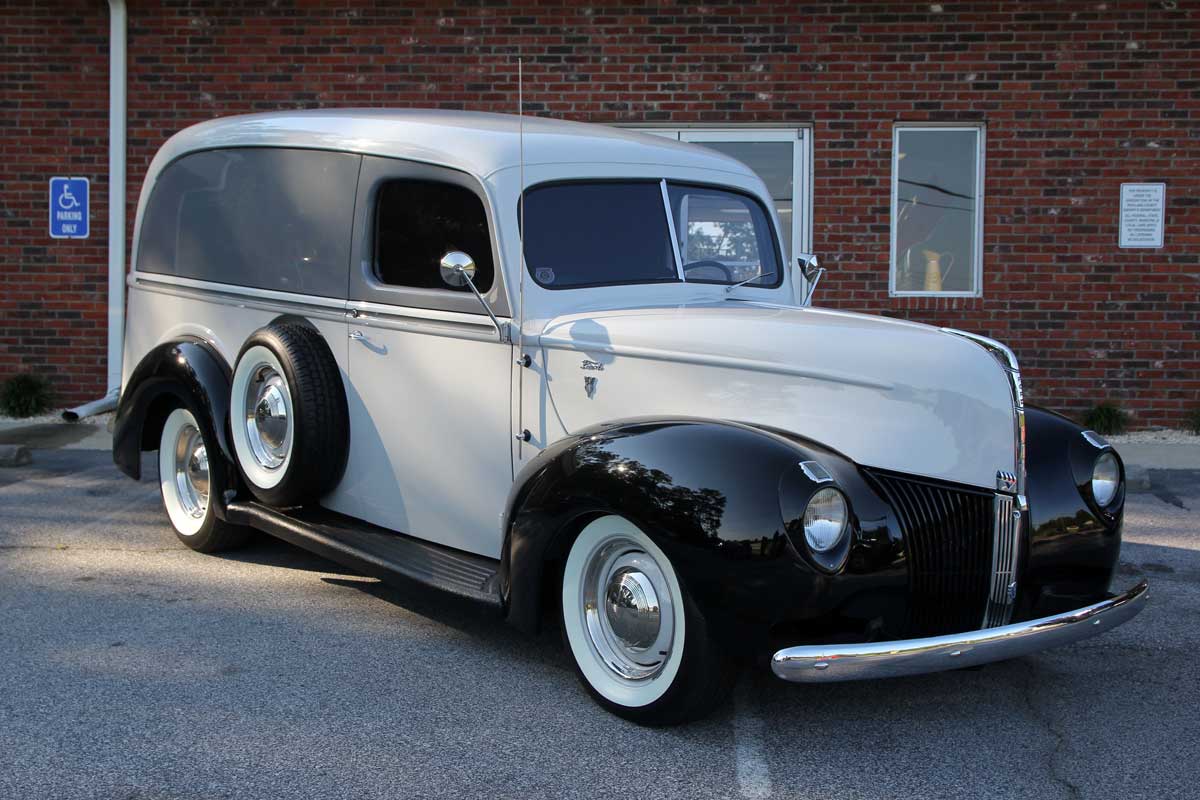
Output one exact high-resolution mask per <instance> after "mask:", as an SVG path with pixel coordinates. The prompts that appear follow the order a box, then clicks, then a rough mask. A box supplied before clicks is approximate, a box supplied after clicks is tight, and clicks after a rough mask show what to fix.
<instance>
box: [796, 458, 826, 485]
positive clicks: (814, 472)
mask: <svg viewBox="0 0 1200 800" xmlns="http://www.w3.org/2000/svg"><path fill="white" fill-rule="evenodd" d="M800 471H801V472H803V473H804V475H805V477H807V478H808V479H809V480H810V481H812V482H813V483H833V476H832V475H830V474H829V470H827V469H825V467H823V466H822V465H821V464H820V462H817V461H801V462H800Z"/></svg>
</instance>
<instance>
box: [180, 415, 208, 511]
mask: <svg viewBox="0 0 1200 800" xmlns="http://www.w3.org/2000/svg"><path fill="white" fill-rule="evenodd" d="M175 488H176V489H177V490H178V493H179V505H180V506H181V507H182V508H183V510H184V512H185V513H186V514H188V516H191V517H194V518H195V519H200V518H201V517H203V516H204V512H205V511H206V510H207V509H208V451H207V450H205V449H204V439H203V437H201V436H200V431H199V430H197V429H196V427H195V426H194V425H184V426H183V427H182V428H180V430H179V435H178V436H176V437H175Z"/></svg>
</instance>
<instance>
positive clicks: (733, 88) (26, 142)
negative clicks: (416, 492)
mask: <svg viewBox="0 0 1200 800" xmlns="http://www.w3.org/2000/svg"><path fill="white" fill-rule="evenodd" d="M106 26H107V9H106V8H105V7H104V6H103V5H102V4H99V3H96V4H91V3H89V4H77V5H76V6H75V7H74V8H73V9H72V10H70V11H68V12H67V13H65V14H64V12H62V11H61V10H59V11H55V12H54V13H48V12H44V11H36V10H32V11H31V10H29V9H21V8H15V7H7V8H6V11H5V13H4V16H3V19H2V20H0V62H2V63H3V64H4V67H3V70H4V72H3V74H0V85H2V86H3V88H4V92H3V93H2V95H0V102H2V103H3V104H4V112H5V113H4V116H3V119H2V120H0V126H2V130H3V135H4V139H3V145H2V147H3V154H4V155H3V165H2V169H3V172H2V173H0V174H2V175H3V181H4V189H3V196H2V199H0V203H2V204H3V207H2V211H0V214H2V217H0V253H2V254H3V255H2V257H3V273H2V275H0V281H2V284H0V285H2V287H3V296H2V297H0V311H2V313H3V320H4V321H3V323H2V324H0V373H3V374H6V373H8V372H11V371H13V370H16V369H34V370H38V371H43V370H45V371H50V372H51V373H52V374H53V376H54V377H55V380H56V381H57V385H58V387H59V390H60V393H61V397H62V398H63V399H64V400H69V401H74V400H81V399H85V398H87V397H90V396H95V395H97V394H98V393H99V392H100V391H101V390H102V388H103V386H102V384H103V374H104V368H103V358H104V328H103V310H104V305H103V304H104V302H105V297H104V292H105V284H104V270H105V249H104V248H105V243H104V237H103V233H104V214H105V209H104V207H103V203H102V202H101V201H102V200H103V196H104V192H105V191H106V186H105V182H104V179H103V175H104V170H105V163H106V162H105V158H106V156H105V152H106V151H105V147H106V127H105V113H106V103H107V95H106V91H107V84H106V69H107V66H106V58H107V27H106ZM129 39H130V41H129V73H130V81H129V145H130V153H129V181H130V193H129V197H130V220H131V223H132V216H133V205H132V204H133V202H134V201H135V200H136V194H137V190H138V188H139V185H140V181H141V178H142V175H143V174H144V171H145V168H146V165H147V164H148V163H149V160H150V158H151V156H152V155H153V153H154V150H155V148H157V147H158V146H159V145H160V144H161V143H162V141H163V140H164V139H165V138H166V137H167V136H168V135H170V134H171V133H172V132H174V131H176V130H178V129H179V128H181V127H183V126H185V125H188V124H190V123H192V122H196V121H199V120H202V119H207V118H209V117H214V116H220V115H226V114H233V113H239V112H246V111H259V110H268V109H278V108H296V107H309V106H321V105H391V106H441V107H447V108H471V109H481V110H493V111H512V110H513V109H514V107H515V91H516V85H515V76H516V68H515V62H514V61H513V57H514V55H515V53H516V52H517V51H518V49H520V50H522V51H523V52H524V54H525V56H526V58H527V67H526V103H527V110H530V111H532V112H535V113H546V114H552V115H554V116H559V117H566V118H572V119H580V120H588V121H593V122H610V123H611V122H678V123H686V122H706V123H719V124H742V123H760V122H797V123H800V122H803V123H811V124H812V125H813V126H814V134H815V164H814V187H815V188H814V192H815V203H814V219H815V226H814V243H815V247H816V249H817V250H818V252H820V253H821V254H822V255H824V256H825V257H826V263H827V265H828V266H830V267H831V268H832V269H831V273H830V275H829V276H828V277H827V279H826V282H825V283H824V284H823V285H822V289H821V291H820V293H819V300H820V302H822V303H824V304H827V305H833V306H838V307H842V308H848V309H856V310H865V311H871V312H877V313H884V314H889V315H895V316H903V317H907V318H910V319H915V320H920V321H923V322H930V323H934V324H940V325H953V326H956V327H963V328H968V329H972V330H977V331H980V332H984V333H987V334H989V335H991V336H995V337H997V338H1000V339H1003V340H1005V341H1007V342H1009V343H1010V344H1011V345H1012V346H1013V347H1014V348H1015V349H1016V351H1017V354H1018V356H1019V357H1020V359H1021V363H1022V366H1023V368H1024V372H1025V378H1026V386H1027V388H1028V391H1029V394H1030V395H1031V396H1032V397H1033V398H1034V399H1035V400H1036V401H1038V402H1041V403H1044V404H1046V405H1049V406H1050V407H1053V408H1056V409H1060V410H1063V411H1066V412H1069V413H1075V414H1078V413H1080V412H1082V411H1083V410H1084V409H1086V408H1087V407H1088V406H1090V405H1092V404H1094V403H1095V402H1097V401H1099V400H1102V399H1107V398H1111V399H1114V400H1116V401H1117V402H1119V403H1120V404H1121V405H1122V406H1123V407H1125V408H1126V409H1128V410H1129V411H1131V412H1133V413H1134V415H1135V422H1136V424H1139V425H1160V424H1166V425H1178V424H1180V423H1181V422H1182V420H1183V418H1184V415H1185V413H1186V411H1187V410H1188V409H1190V408H1193V407H1195V406H1197V405H1200V322H1198V318H1200V297H1198V295H1200V257H1198V253H1200V124H1198V123H1200V8H1198V7H1197V3H1196V2H1191V1H1188V0H1181V2H1178V3H1175V2H1147V1H1146V0H1139V2H1107V3H1097V2H1071V1H1068V0H1062V1H1061V2H1034V3H1030V2H1008V3H998V2H977V3H956V2H946V3H940V4H930V3H900V2H879V3H870V4H864V3H826V4H811V5H798V4H794V3H782V2H781V3H758V4H739V5H736V6H735V5H729V6H725V5H708V6H700V7H695V6H689V5H688V4H682V3H680V4H671V5H661V6H655V5H650V4H644V3H632V2H631V3H625V4H621V5H615V4H612V3H607V2H595V3H591V4H588V5H586V6H585V5H578V4H576V5H564V4H554V3H550V2H539V3H536V4H528V6H527V7H523V8H518V9H515V10H514V9H512V8H506V7H504V4H503V3H499V2H495V3H493V2H487V1H486V0H485V2H483V3H480V2H475V3H458V4H451V3H444V4H435V3H405V4H403V5H402V6H394V5H392V4H388V6H387V7H386V8H374V7H369V6H365V5H362V4H357V3H348V4H342V5H340V6H338V7H336V8H332V7H327V6H326V4H322V3H315V2H313V3H302V4H297V5H294V6H293V5H289V4H287V3H280V4H278V7H276V6H274V5H272V6H265V5H260V4H255V5H254V6H252V7H250V8H248V9H245V10H242V9H241V7H240V6H238V5H237V4H231V3H221V4H208V3H173V4H170V5H169V6H167V7H166V8H165V9H161V8H157V7H154V8H151V7H146V8H141V7H136V4H135V7H134V8H133V9H131V12H130V29H129ZM897 120H906V121H909V120H911V121H921V120H951V121H953V120H970V121H975V120H984V121H986V124H987V154H986V158H987V162H986V167H987V181H986V187H985V209H986V222H985V231H984V295H983V297H982V298H979V299H934V300H930V299H894V298H889V297H888V293H887V283H888V248H889V225H890V220H889V214H888V206H889V193H890V184H889V174H890V169H891V131H892V124H893V122H895V121H897ZM64 173H71V174H85V175H88V176H89V177H91V178H92V179H93V189H92V191H93V203H94V211H93V217H92V221H93V231H94V232H95V234H98V235H94V236H93V238H92V239H90V240H89V241H88V242H86V243H83V244H78V243H76V244H67V243H63V242H53V241H51V240H50V239H49V238H48V237H47V235H46V231H45V205H44V203H45V197H44V195H45V180H46V179H47V178H48V177H49V176H50V175H52V174H64ZM1149 180H1165V181H1166V182H1167V184H1168V187H1167V199H1168V205H1167V219H1166V247H1164V248H1163V249H1162V250H1157V251H1138V250H1118V249H1117V247H1116V239H1117V211H1118V187H1119V184H1120V183H1121V182H1122V181H1149Z"/></svg>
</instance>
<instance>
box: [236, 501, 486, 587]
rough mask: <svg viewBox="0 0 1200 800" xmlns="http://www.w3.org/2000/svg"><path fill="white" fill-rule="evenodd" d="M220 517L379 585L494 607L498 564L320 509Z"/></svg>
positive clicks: (245, 508)
mask: <svg viewBox="0 0 1200 800" xmlns="http://www.w3.org/2000/svg"><path fill="white" fill-rule="evenodd" d="M226 516H227V518H228V520H229V522H230V523H232V524H234V525H247V526H249V527H251V528H257V529H258V530H260V531H263V532H264V533H269V534H270V535H272V536H275V537H277V538H279V539H283V540H284V541H285V542H289V543H290V544H294V545H296V546H297V547H303V548H304V549H305V550H309V551H311V552H313V553H316V554H317V555H319V556H323V557H325V558H328V559H330V560H331V561H336V562H338V563H339V564H342V565H343V566H347V567H350V568H351V569H355V570H358V571H359V572H362V573H363V574H364V575H370V576H371V577H373V578H378V579H379V580H381V581H384V582H385V583H400V584H401V585H403V584H404V583H405V582H406V581H416V582H418V583H422V584H424V585H426V586H432V587H433V588H435V589H440V590H442V591H444V592H450V593H451V594H455V595H458V596H459V597H465V598H467V599H468V600H474V601H476V602H479V603H483V604H485V605H488V606H492V607H494V608H496V609H499V608H500V607H501V606H502V600H501V597H500V581H499V579H498V575H497V572H498V570H499V569H500V562H499V561H496V560H494V559H490V558H484V557H483V556H477V555H474V554H472V553H465V552H463V551H461V550H453V549H451V548H449V547H443V546H441V545H436V544H433V543H431V542H426V541H422V540H420V539H415V538H413V537H411V536H405V535H404V534H402V533H395V532H393V531H389V530H387V529H386V528H380V527H378V526H376V525H371V524H370V523H367V522H363V521H361V520H356V519H354V518H352V517H347V516H345V515H343V514H338V513H336V512H333V511H327V510H325V509H321V508H315V509H314V508H302V509H288V510H286V511H279V510H277V509H274V508H268V507H267V506H264V505H262V504H261V503H253V502H251V503H245V502H234V503H230V504H229V506H228V507H227V510H226Z"/></svg>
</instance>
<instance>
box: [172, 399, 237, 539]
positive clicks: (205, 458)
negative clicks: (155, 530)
mask: <svg viewBox="0 0 1200 800" xmlns="http://www.w3.org/2000/svg"><path fill="white" fill-rule="evenodd" d="M210 453H211V454H215V453H216V450H215V449H214V446H213V443H212V442H211V441H210V436H209V434H208V433H207V432H206V431H205V427H204V426H201V424H200V423H199V421H198V420H197V419H196V416H195V415H194V414H193V413H192V412H191V411H190V410H188V409H186V408H176V409H174V410H173V411H171V413H170V414H168V415H167V418H166V420H165V421H164V422H163V427H162V432H161V433H160V435H159V442H158V487H159V493H160V494H161V496H162V502H163V508H164V509H166V512H167V518H168V519H169V520H170V521H171V527H172V528H173V529H174V530H175V535H176V536H178V537H179V539H180V541H182V542H183V543H184V544H186V545H187V546H188V547H190V548H192V549H193V550H200V551H202V552H214V551H217V550H225V549H229V548H232V547H237V546H240V545H241V544H244V543H245V541H246V539H247V538H248V535H249V531H248V530H247V529H245V528H241V527H237V526H233V525H229V524H227V523H225V522H223V521H222V520H220V519H218V518H217V515H216V512H215V511H214V509H213V502H212V501H213V498H214V497H217V496H219V495H220V493H221V492H222V491H224V489H225V487H224V485H223V481H222V476H223V475H224V471H223V470H221V469H219V468H218V465H217V464H214V463H211V462H210V460H209V455H210ZM216 457H217V458H220V456H219V455H218V456H216Z"/></svg>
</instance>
